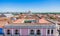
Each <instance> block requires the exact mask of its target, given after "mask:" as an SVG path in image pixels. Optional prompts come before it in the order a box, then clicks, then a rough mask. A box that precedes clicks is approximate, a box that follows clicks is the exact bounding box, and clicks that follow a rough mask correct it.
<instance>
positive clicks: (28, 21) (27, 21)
mask: <svg viewBox="0 0 60 36" xmlns="http://www.w3.org/2000/svg"><path fill="white" fill-rule="evenodd" d="M31 22H32V21H30V20H25V21H24V23H31Z"/></svg>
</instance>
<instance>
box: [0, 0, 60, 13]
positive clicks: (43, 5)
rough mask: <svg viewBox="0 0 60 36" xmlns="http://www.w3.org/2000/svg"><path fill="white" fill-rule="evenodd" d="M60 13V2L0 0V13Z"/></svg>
mask: <svg viewBox="0 0 60 36" xmlns="http://www.w3.org/2000/svg"><path fill="white" fill-rule="evenodd" d="M28 10H31V11H32V12H60V0H0V12H8V11H9V12H10V11H12V12H14V11H15V12H19V11H20V12H23V11H28Z"/></svg>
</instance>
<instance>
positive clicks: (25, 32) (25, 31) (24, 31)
mask: <svg viewBox="0 0 60 36" xmlns="http://www.w3.org/2000/svg"><path fill="white" fill-rule="evenodd" d="M10 30H11V33H12V34H13V35H14V32H15V31H14V30H15V29H10ZM12 30H13V31H12ZM18 30H19V32H20V35H29V34H30V30H32V29H27V28H26V29H25V28H24V29H18ZM33 30H34V31H35V32H34V33H35V34H36V31H37V30H38V29H33ZM39 30H40V31H41V36H42V35H44V36H54V35H55V29H53V31H54V32H53V33H54V34H51V32H50V34H47V30H48V29H45V28H42V29H39ZM49 30H50V31H51V29H49ZM6 31H7V29H4V33H5V35H7V34H6Z"/></svg>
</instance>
